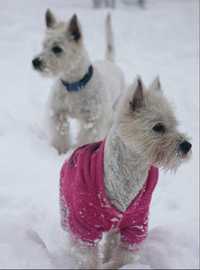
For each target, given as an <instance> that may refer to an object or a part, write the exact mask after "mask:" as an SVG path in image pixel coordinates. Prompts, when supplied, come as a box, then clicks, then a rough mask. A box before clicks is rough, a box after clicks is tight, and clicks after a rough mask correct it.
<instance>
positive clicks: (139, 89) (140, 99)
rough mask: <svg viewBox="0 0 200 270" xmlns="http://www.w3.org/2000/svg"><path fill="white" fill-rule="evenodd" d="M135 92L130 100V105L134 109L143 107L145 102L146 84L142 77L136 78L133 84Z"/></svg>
mask: <svg viewBox="0 0 200 270" xmlns="http://www.w3.org/2000/svg"><path fill="white" fill-rule="evenodd" d="M133 88H134V94H133V97H132V100H131V101H130V107H131V110H132V111H135V110H137V109H139V108H141V107H142V106H143V104H144V85H143V82H142V80H141V78H140V77H138V78H137V79H136V82H135V83H134V85H133Z"/></svg>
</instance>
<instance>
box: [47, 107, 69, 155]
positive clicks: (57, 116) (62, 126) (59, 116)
mask: <svg viewBox="0 0 200 270" xmlns="http://www.w3.org/2000/svg"><path fill="white" fill-rule="evenodd" d="M50 134H51V135H50V136H51V139H50V140H51V144H52V145H53V146H54V147H55V148H56V149H57V150H58V153H59V154H63V153H66V152H67V150H68V149H69V147H70V135H69V122H68V115H67V113H66V112H65V111H61V112H55V113H52V115H51V116H50Z"/></svg>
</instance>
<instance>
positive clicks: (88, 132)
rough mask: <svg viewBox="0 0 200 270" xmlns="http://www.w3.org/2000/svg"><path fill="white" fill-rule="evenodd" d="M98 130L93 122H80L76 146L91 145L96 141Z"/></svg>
mask: <svg viewBox="0 0 200 270" xmlns="http://www.w3.org/2000/svg"><path fill="white" fill-rule="evenodd" d="M98 130H99V128H98V125H97V123H96V122H95V121H93V120H91V121H83V120H81V121H80V130H79V134H78V137H77V145H78V146H79V145H83V144H87V143H92V142H94V141H96V140H97V135H99V132H98Z"/></svg>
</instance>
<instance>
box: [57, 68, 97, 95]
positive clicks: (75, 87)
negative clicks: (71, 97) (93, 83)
mask: <svg viewBox="0 0 200 270" xmlns="http://www.w3.org/2000/svg"><path fill="white" fill-rule="evenodd" d="M93 71H94V70H93V66H92V65H90V66H89V68H88V72H87V73H86V74H85V75H84V77H83V78H82V79H81V80H80V81H77V82H73V83H68V82H65V81H63V80H61V82H62V84H63V85H64V87H65V89H66V90H67V91H69V92H78V91H80V90H81V89H82V88H84V87H85V86H86V84H87V83H88V82H89V81H90V80H91V78H92V75H93Z"/></svg>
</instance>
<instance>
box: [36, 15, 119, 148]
mask: <svg viewBox="0 0 200 270" xmlns="http://www.w3.org/2000/svg"><path fill="white" fill-rule="evenodd" d="M47 17H48V19H47ZM46 20H47V21H48V23H47V25H48V28H47V32H46V36H45V40H44V42H43V51H42V53H40V54H39V55H38V56H37V57H38V58H39V59H40V60H41V61H42V64H43V65H42V68H41V70H39V71H40V72H41V73H42V74H43V75H47V76H54V77H56V78H58V79H57V80H56V83H55V84H54V87H53V89H52V92H51V95H50V98H49V102H48V104H49V105H48V116H49V127H50V129H49V131H50V132H49V135H50V141H51V144H52V145H53V146H54V147H55V148H56V149H57V150H58V152H59V153H65V152H66V151H67V150H68V149H69V147H70V146H71V138H70V136H69V121H68V120H69V117H71V118H75V119H76V120H78V121H79V124H80V132H79V134H78V138H77V145H82V144H86V143H90V142H94V141H97V140H100V139H103V138H104V137H105V136H106V134H107V132H108V130H109V128H110V126H111V124H112V119H113V104H114V103H115V102H116V100H117V97H118V96H119V95H120V93H121V90H122V89H123V88H124V80H123V75H122V72H121V70H120V69H119V68H118V67H117V66H116V65H115V64H113V63H112V62H110V61H107V60H105V61H101V62H95V63H92V62H91V61H90V59H89V56H88V53H87V51H86V49H85V46H84V42H83V37H82V32H81V27H80V24H79V22H78V20H77V17H72V19H71V20H70V21H69V23H64V22H57V20H56V18H55V16H53V14H52V13H51V12H50V11H49V10H48V11H47V15H46ZM106 26H107V27H108V28H109V29H108V30H107V32H109V31H111V22H110V18H109V19H107V24H106ZM73 31H76V32H78V33H79V34H80V38H79V40H77V41H75V40H74V39H73V34H74V32H73ZM76 32H75V34H76ZM55 45H58V46H59V47H60V48H62V50H63V52H62V54H61V55H60V56H56V55H54V54H53V53H52V47H54V46H55ZM108 48H109V50H108ZM112 48H113V44H112ZM107 52H108V53H107V56H108V58H109V59H111V57H112V56H113V54H112V49H111V50H110V44H107ZM91 64H92V66H93V68H94V73H93V76H92V78H91V80H90V81H89V82H88V83H87V85H86V86H85V87H84V88H83V89H81V90H80V91H78V92H69V91H67V90H66V89H65V87H64V86H63V84H62V82H61V79H62V80H64V81H66V82H75V81H79V80H80V79H82V78H83V76H84V75H85V74H86V73H87V71H88V68H89V66H90V65H91Z"/></svg>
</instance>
